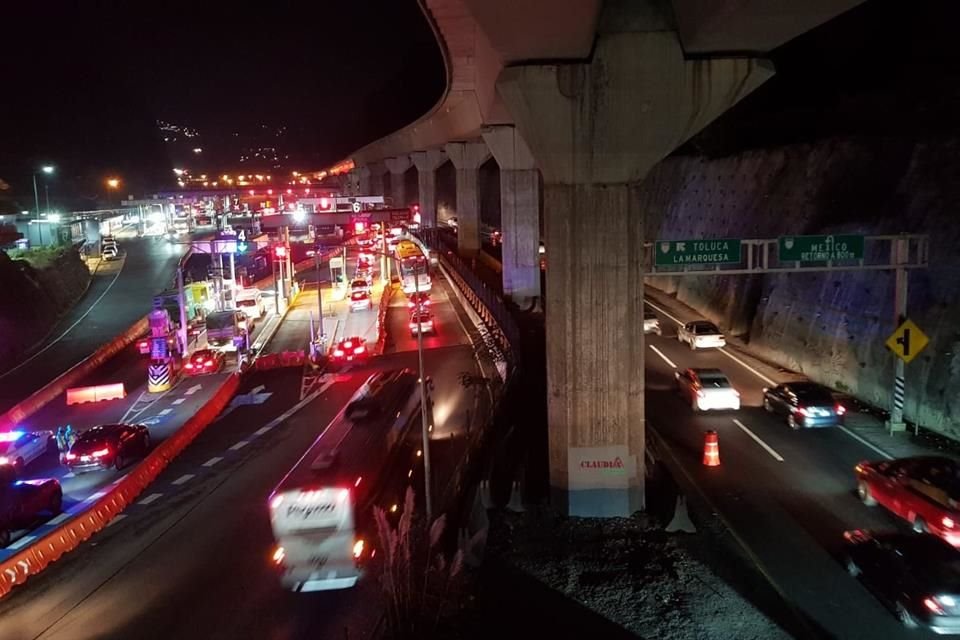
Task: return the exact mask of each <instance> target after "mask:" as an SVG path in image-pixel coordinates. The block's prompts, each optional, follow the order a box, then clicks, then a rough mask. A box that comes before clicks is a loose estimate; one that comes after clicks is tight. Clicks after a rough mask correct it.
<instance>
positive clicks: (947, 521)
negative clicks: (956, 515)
mask: <svg viewBox="0 0 960 640" xmlns="http://www.w3.org/2000/svg"><path fill="white" fill-rule="evenodd" d="M940 522H941V523H942V524H943V528H944V529H953V525H954V524H956V523H955V522H954V521H953V518H950V517H948V516H944V517H943V519H942V520H941V521H940Z"/></svg>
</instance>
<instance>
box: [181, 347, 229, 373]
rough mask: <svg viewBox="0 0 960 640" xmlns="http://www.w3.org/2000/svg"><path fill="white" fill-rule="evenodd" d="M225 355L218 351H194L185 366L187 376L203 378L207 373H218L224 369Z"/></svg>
mask: <svg viewBox="0 0 960 640" xmlns="http://www.w3.org/2000/svg"><path fill="white" fill-rule="evenodd" d="M223 362H224V355H223V352H222V351H217V350H216V349H200V350H199V351H194V353H193V355H192V356H190V360H188V361H187V363H186V364H185V365H183V368H184V370H185V371H186V373H187V375H191V376H202V375H204V374H207V373H216V372H218V371H220V370H221V369H223Z"/></svg>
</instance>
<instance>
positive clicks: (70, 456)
mask: <svg viewBox="0 0 960 640" xmlns="http://www.w3.org/2000/svg"><path fill="white" fill-rule="evenodd" d="M65 457H66V459H67V460H76V459H77V454H75V453H70V452H69V451H68V452H67V455H66V456H65Z"/></svg>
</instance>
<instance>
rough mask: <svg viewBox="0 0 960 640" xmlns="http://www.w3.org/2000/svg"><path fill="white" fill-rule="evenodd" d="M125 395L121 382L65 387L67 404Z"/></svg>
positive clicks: (117, 398)
mask: <svg viewBox="0 0 960 640" xmlns="http://www.w3.org/2000/svg"><path fill="white" fill-rule="evenodd" d="M126 397H127V390H126V389H125V388H124V386H123V383H122V382H114V383H112V384H98V385H94V386H92V387H74V388H72V389H67V404H83V403H84V402H100V401H101V400H120V399H121V398H126Z"/></svg>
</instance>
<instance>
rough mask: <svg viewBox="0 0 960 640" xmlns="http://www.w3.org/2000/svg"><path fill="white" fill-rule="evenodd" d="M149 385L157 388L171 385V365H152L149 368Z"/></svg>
mask: <svg viewBox="0 0 960 640" xmlns="http://www.w3.org/2000/svg"><path fill="white" fill-rule="evenodd" d="M147 383H148V384H151V385H155V386H160V385H164V384H170V365H168V364H151V365H148V366H147Z"/></svg>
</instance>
